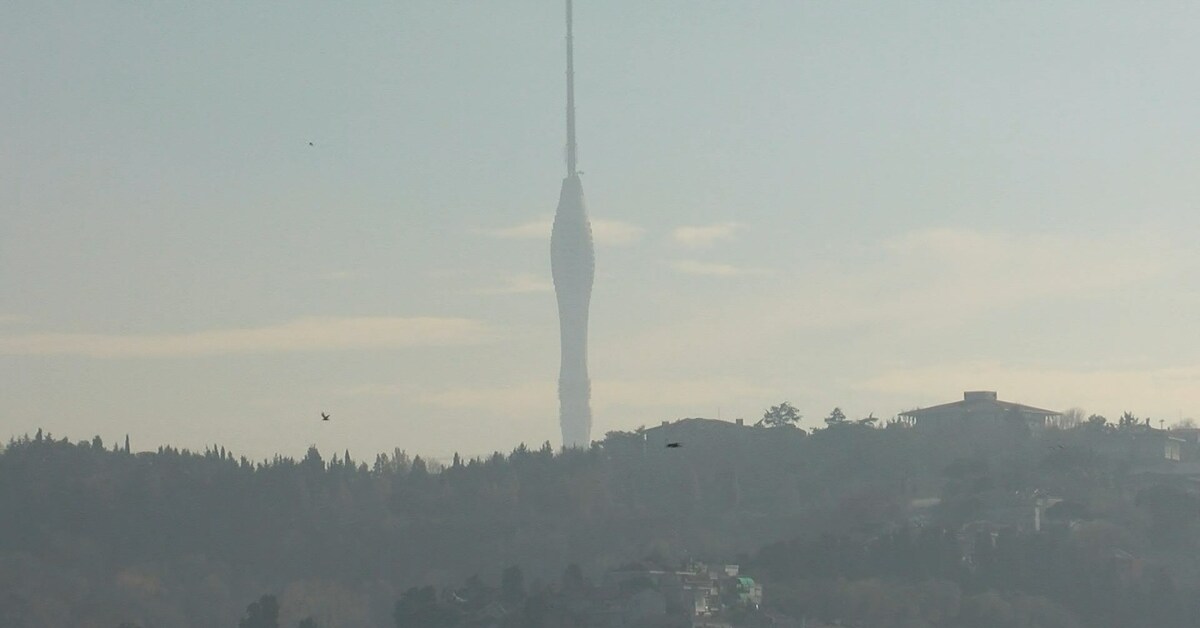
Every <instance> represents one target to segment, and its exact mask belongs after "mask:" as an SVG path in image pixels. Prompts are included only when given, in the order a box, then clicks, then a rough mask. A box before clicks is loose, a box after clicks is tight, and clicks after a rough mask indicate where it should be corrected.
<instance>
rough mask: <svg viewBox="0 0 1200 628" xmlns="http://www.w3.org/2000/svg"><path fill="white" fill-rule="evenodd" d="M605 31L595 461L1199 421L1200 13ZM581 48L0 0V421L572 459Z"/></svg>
mask: <svg viewBox="0 0 1200 628" xmlns="http://www.w3.org/2000/svg"><path fill="white" fill-rule="evenodd" d="M575 10H576V68H577V72H578V81H577V83H578V86H577V89H578V101H579V107H578V111H579V142H580V167H581V168H582V169H583V170H584V172H585V173H586V174H585V175H584V189H585V192H586V194H587V198H588V205H589V211H590V213H591V218H592V221H593V228H594V231H595V237H596V240H597V254H596V257H597V260H596V266H597V279H596V285H595V289H594V292H593V299H592V326H591V373H592V379H593V390H594V393H593V407H594V410H595V416H596V418H595V423H594V430H593V436H594V437H600V436H602V435H603V433H604V432H605V431H608V430H615V429H632V428H635V427H637V426H638V425H642V424H647V425H653V424H657V423H658V422H659V421H662V420H665V419H672V420H673V419H677V418H680V417H684V416H707V417H716V416H717V415H718V413H719V414H720V416H721V417H723V418H727V419H731V418H735V417H739V416H741V417H745V418H746V419H747V420H751V421H752V420H756V419H757V418H758V417H759V416H760V415H761V413H762V410H763V408H764V407H766V406H768V405H772V404H776V403H778V402H780V401H783V400H790V401H791V402H792V403H794V404H795V405H797V406H798V407H799V408H800V409H801V411H802V412H803V413H804V414H805V416H806V422H807V421H811V422H812V423H814V424H815V423H819V420H820V418H821V417H823V416H824V415H825V414H827V413H828V411H829V410H830V409H831V408H832V407H833V406H835V405H840V406H842V407H843V408H844V409H845V410H846V411H847V413H848V414H849V415H850V416H852V417H856V416H862V415H866V414H867V413H868V412H873V413H874V414H875V415H876V416H884V417H888V416H892V415H894V414H895V413H897V412H899V411H901V410H904V409H908V408H912V407H916V406H926V405H931V404H935V403H940V402H945V401H952V400H955V399H958V398H961V393H962V391H963V390H964V389H990V390H998V391H999V393H1000V397H1001V398H1003V399H1009V400H1013V401H1019V402H1024V403H1029V404H1032V405H1037V406H1042V407H1050V408H1066V407H1069V406H1082V407H1084V408H1085V409H1087V410H1088V411H1089V412H1098V413H1102V414H1106V415H1108V416H1110V417H1113V416H1115V415H1117V414H1119V413H1120V412H1121V411H1123V410H1131V411H1134V412H1135V413H1137V414H1139V415H1141V416H1145V415H1149V416H1151V417H1153V418H1154V420H1155V421H1157V420H1158V419H1165V420H1167V421H1169V422H1170V421H1175V420H1177V419H1178V418H1179V417H1180V416H1184V417H1187V416H1198V415H1200V350H1198V349H1200V328H1198V326H1197V322H1198V317H1200V263H1198V261H1197V256H1196V253H1195V248H1196V242H1195V240H1196V234H1197V232H1198V228H1200V212H1198V211H1197V210H1198V208H1200V176H1197V173H1198V172H1200V115H1197V103H1198V102H1200V83H1197V82H1196V80H1195V77H1194V74H1195V72H1194V67H1193V66H1194V64H1195V60H1196V59H1198V58H1200V37H1197V36H1196V34H1197V33H1198V32H1200V5H1197V4H1196V3H1191V2H1179V3H1169V2H1157V3H1137V4H1134V3H1126V2H1095V1H1088V2H1025V3H1021V2H1004V3H986V2H928V3H923V2H894V3H881V2H861V3H858V2H826V3H814V2H795V1H794V0H779V1H767V0H762V1H746V0H740V1H732V0H722V1H717V0H686V1H685V0H656V1H653V2H647V1H645V0H638V1H633V0H603V1H602V2H601V1H599V0H596V1H589V0H578V1H577V2H576V9H575ZM563 45H564V44H563V7H562V6H561V3H560V2H555V1H551V0H545V1H541V2H533V1H530V0H504V1H490V2H484V1H482V0H479V1H473V2H468V1H465V0H464V1H457V2H446V1H434V0H420V1H418V0H407V1H390V2H375V3H368V2H354V3H329V2H293V3H288V4H287V5H286V6H285V5H283V4H280V3H267V2H257V3H254V2H244V1H238V2H203V3H183V2H173V3H123V2H112V3H99V2H76V3H69V2H59V3H51V2H43V1H29V2H18V1H10V2H5V3H3V4H0V84H3V85H4V86H5V89H4V97H3V98H0V121H2V125H3V126H2V128H0V132H2V135H3V139H2V140H0V382H2V383H0V428H2V429H0V432H3V435H4V436H7V435H9V434H20V433H25V432H32V431H34V430H36V429H37V428H38V427H44V428H47V429H49V430H51V431H52V432H54V433H55V434H56V435H67V436H70V437H71V438H72V439H73V440H75V439H83V438H90V437H91V436H92V435H93V434H100V435H101V436H103V437H104V438H105V439H106V440H108V441H109V442H111V441H112V440H113V439H119V438H121V437H123V436H124V434H125V433H130V434H131V435H132V438H133V444H134V447H135V449H136V448H153V447H156V446H157V445H158V444H161V443H173V444H176V445H179V446H187V447H193V448H195V447H203V446H204V444H205V443H220V444H222V445H225V446H227V447H230V448H232V449H233V450H234V451H235V452H237V453H244V454H247V455H250V456H251V457H254V458H261V457H264V456H268V455H270V454H272V453H274V452H281V453H284V454H289V455H301V454H302V453H303V451H304V449H305V448H306V447H307V446H308V445H309V444H310V443H315V444H317V445H319V446H320V447H321V448H322V450H323V451H326V453H329V452H330V450H338V451H340V450H342V449H345V448H349V449H350V450H351V452H352V453H353V454H355V455H356V457H358V458H368V459H369V458H370V457H371V456H373V454H374V453H375V452H377V451H383V450H391V448H392V447H401V448H404V449H407V450H409V451H417V452H423V453H429V454H434V455H437V456H445V455H448V454H449V453H451V452H453V451H455V450H459V451H462V452H464V453H482V452H486V451H491V450H493V449H502V450H508V449H511V448H512V447H513V446H515V445H516V444H517V443H518V442H520V441H525V442H528V443H531V444H536V443H540V442H542V441H544V440H551V441H553V442H555V443H557V442H558V439H559V428H558V425H557V401H556V398H555V385H556V381H555V380H556V377H557V372H558V330H557V318H556V310H555V303H554V294H553V292H552V291H551V284H550V267H549V259H550V258H549V220H550V217H551V215H552V213H553V211H554V207H555V204H556V202H557V200H558V188H559V184H560V181H561V177H562V176H563V174H564V170H565V166H564V164H563V144H564V136H563V118H564V113H563V104H564V94H563ZM309 142H312V143H313V145H312V146H309ZM321 411H326V412H329V413H331V414H332V415H333V418H334V420H333V421H331V422H330V423H324V424H322V423H321V422H320V421H319V412H321Z"/></svg>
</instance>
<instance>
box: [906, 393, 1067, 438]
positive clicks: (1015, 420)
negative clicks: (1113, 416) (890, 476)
mask: <svg viewBox="0 0 1200 628" xmlns="http://www.w3.org/2000/svg"><path fill="white" fill-rule="evenodd" d="M1061 417H1062V413H1061V412H1056V411H1054V410H1044V409H1042V408H1035V407H1033V406H1027V405H1024V404H1020V403H1013V402H1011V401H1000V400H999V399H998V398H997V396H996V392H995V391H993V390H968V391H966V392H964V393H963V398H962V401H954V402H951V403H943V404H941V405H936V406H931V407H929V408H920V409H917V410H909V411H907V412H901V413H900V419H901V420H904V421H907V422H909V423H911V424H912V425H914V426H915V427H917V428H924V429H940V430H947V429H963V428H972V427H985V428H988V427H1002V426H1008V427H1016V428H1022V429H1028V430H1032V431H1039V430H1042V429H1044V428H1046V427H1048V426H1049V425H1050V424H1052V423H1053V422H1054V421H1056V420H1057V419H1059V418H1061Z"/></svg>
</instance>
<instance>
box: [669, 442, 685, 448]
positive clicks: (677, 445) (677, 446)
mask: <svg viewBox="0 0 1200 628" xmlns="http://www.w3.org/2000/svg"><path fill="white" fill-rule="evenodd" d="M680 447H683V444H682V443H667V449H679V448H680Z"/></svg>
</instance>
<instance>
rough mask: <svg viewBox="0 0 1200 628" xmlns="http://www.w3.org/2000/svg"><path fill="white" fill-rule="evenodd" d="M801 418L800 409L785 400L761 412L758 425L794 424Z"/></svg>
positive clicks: (779, 425)
mask: <svg viewBox="0 0 1200 628" xmlns="http://www.w3.org/2000/svg"><path fill="white" fill-rule="evenodd" d="M801 418H803V417H802V416H801V415H800V411H799V410H797V409H796V406H793V405H792V404H790V403H788V402H786V401H785V402H783V403H781V404H779V405H777V406H771V407H770V408H768V409H767V411H766V412H764V413H763V416H762V419H761V420H760V421H759V422H758V425H763V426H766V427H786V426H789V425H791V426H794V425H795V424H796V423H797V422H798V421H800V419H801Z"/></svg>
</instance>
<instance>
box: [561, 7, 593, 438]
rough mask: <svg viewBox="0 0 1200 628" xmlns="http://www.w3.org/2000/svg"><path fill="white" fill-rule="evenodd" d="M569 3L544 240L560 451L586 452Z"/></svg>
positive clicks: (583, 241)
mask: <svg viewBox="0 0 1200 628" xmlns="http://www.w3.org/2000/svg"><path fill="white" fill-rule="evenodd" d="M571 23H572V12H571V0H567V176H566V178H564V179H563V182H562V190H561V191H560V192H559V195H558V210H557V211H556V212H555V213H554V230H553V231H552V232H551V235H550V270H551V274H553V275H554V295H555V296H556V297H557V298H558V326H559V336H560V342H561V346H562V362H561V365H560V367H559V371H558V420H559V424H560V426H561V427H562V437H563V446H564V447H588V446H590V445H591V431H592V406H591V397H592V384H591V381H590V380H589V379H588V371H587V330H588V308H589V306H590V304H591V300H592V281H593V279H594V278H595V275H596V259H595V258H596V254H595V249H594V248H593V246H592V226H591V224H590V223H589V222H588V218H587V207H586V206H585V205H584V202H583V184H582V183H581V182H580V181H579V171H578V170H577V169H576V164H575V156H576V147H575V56H574V54H575V51H574V35H573V33H572V30H571V29H572V24H571Z"/></svg>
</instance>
